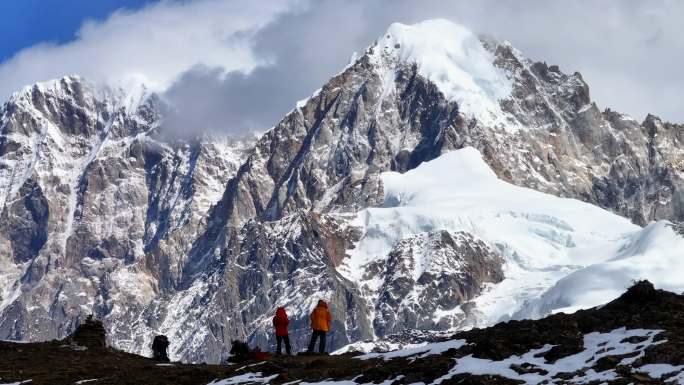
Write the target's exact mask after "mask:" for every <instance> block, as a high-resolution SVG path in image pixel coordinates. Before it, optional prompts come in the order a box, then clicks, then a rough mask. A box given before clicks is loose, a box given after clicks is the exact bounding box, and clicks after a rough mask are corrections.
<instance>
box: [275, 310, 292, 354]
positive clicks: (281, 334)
mask: <svg viewBox="0 0 684 385" xmlns="http://www.w3.org/2000/svg"><path fill="white" fill-rule="evenodd" d="M288 325H290V320H289V319H288V318H287V313H286V312H285V308H284V307H279V308H278V309H277V310H276V315H275V317H273V327H275V335H276V354H277V355H280V354H281V352H282V346H281V344H282V342H285V352H286V353H287V355H288V356H289V355H290V354H291V352H290V336H289V335H288V332H287V327H288Z"/></svg>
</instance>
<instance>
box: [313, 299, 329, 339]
mask: <svg viewBox="0 0 684 385" xmlns="http://www.w3.org/2000/svg"><path fill="white" fill-rule="evenodd" d="M330 321H332V316H331V315H330V311H328V304H327V303H325V301H323V300H320V301H318V305H316V308H315V309H314V310H313V311H312V312H311V329H313V330H319V331H323V332H327V331H328V330H330Z"/></svg>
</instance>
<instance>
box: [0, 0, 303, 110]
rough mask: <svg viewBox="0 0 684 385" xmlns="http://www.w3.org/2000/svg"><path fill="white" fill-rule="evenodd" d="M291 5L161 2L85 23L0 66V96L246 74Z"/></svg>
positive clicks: (263, 0) (247, 0)
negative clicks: (258, 39) (202, 71)
mask: <svg viewBox="0 0 684 385" xmlns="http://www.w3.org/2000/svg"><path fill="white" fill-rule="evenodd" d="M295 1H296V0H292V1H284V0H282V1H281V0H259V1H251V0H234V1H232V0H231V1H223V0H199V1H194V2H175V1H161V2H160V3H156V4H153V5H150V6H147V7H145V8H142V9H140V10H137V11H132V12H131V11H125V10H122V11H118V12H115V13H113V14H112V15H110V16H109V17H108V18H107V19H106V20H104V21H102V22H94V21H88V22H86V23H84V24H83V25H82V27H81V28H80V30H79V31H78V33H77V38H76V39H75V40H74V41H71V42H69V43H66V44H61V45H53V44H39V45H36V46H32V47H29V48H26V49H24V50H22V51H20V52H18V53H17V54H16V55H14V56H13V57H12V58H10V59H9V60H7V61H5V62H3V63H2V64H0V85H2V86H0V87H1V88H0V99H5V98H7V97H8V96H9V95H10V94H11V93H12V92H14V91H16V90H18V89H20V88H21V87H23V86H25V85H29V84H32V83H35V82H37V81H44V80H49V79H53V78H58V77H61V76H64V75H68V74H78V75H81V76H84V77H85V78H87V79H89V80H90V81H93V82H96V83H107V84H110V85H120V84H126V83H128V82H129V81H130V80H131V79H136V80H142V81H144V83H145V84H146V85H147V86H148V87H150V88H152V89H155V90H163V89H165V88H166V87H168V86H169V85H170V84H171V83H172V82H173V81H174V80H175V79H176V77H177V76H178V75H179V74H180V73H182V72H183V71H185V70H188V69H190V68H191V67H193V66H194V65H197V64H203V65H206V66H211V67H220V68H222V69H223V70H224V71H242V72H249V71H251V70H253V69H254V68H255V66H257V65H259V64H264V63H267V62H268V58H264V57H261V58H259V57H256V56H255V55H254V53H253V51H252V49H251V40H252V37H253V36H254V34H255V33H256V32H257V31H258V30H259V29H261V28H263V27H264V26H265V25H267V24H268V23H270V22H271V21H272V20H274V18H276V17H277V16H278V15H279V14H280V13H282V12H285V11H288V10H291V9H292V8H293V7H295V8H296V7H297V6H298V5H297V3H295Z"/></svg>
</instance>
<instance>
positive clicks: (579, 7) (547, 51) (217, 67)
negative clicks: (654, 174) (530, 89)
mask: <svg viewBox="0 0 684 385" xmlns="http://www.w3.org/2000/svg"><path fill="white" fill-rule="evenodd" d="M683 12H684V2H682V1H676V0H653V1H650V2H643V1H638V0H625V1H620V2H617V1H614V2H611V1H608V2H596V1H593V0H577V1H571V2H568V1H561V0H521V1H514V2H502V1H499V0H482V1H477V2H473V1H469V0H451V1H448V2H446V1H442V0H422V1H415V0H344V1H341V0H196V1H194V2H189V1H182V2H181V0H179V1H175V2H172V1H170V0H169V1H162V2H161V3H159V4H156V5H152V6H148V7H147V8H144V9H141V10H139V11H135V12H119V13H115V14H113V15H112V16H111V17H109V18H108V19H107V20H105V21H104V22H91V23H86V24H85V25H84V26H83V27H82V28H81V31H80V32H79V34H78V38H77V39H76V40H75V41H73V42H70V43H67V44H64V45H58V46H54V45H45V44H44V45H38V46H34V47H30V48H27V49H25V50H23V51H21V52H20V53H18V54H17V55H16V56H15V57H13V58H12V59H10V60H8V61H6V62H4V63H1V64H0V100H2V99H4V98H5V97H7V96H8V95H9V94H10V93H11V92H13V91H16V90H17V89H19V88H20V87H22V86H23V85H27V84H32V83H34V82H36V81H41V80H47V79H51V78H56V77H60V76H63V75H67V74H80V75H82V76H84V77H86V78H88V79H90V80H94V81H99V82H108V83H114V84H116V83H118V82H121V81H125V80H127V79H128V78H131V77H134V78H140V79H144V81H145V82H146V83H149V84H150V85H152V86H154V88H155V89H156V90H164V91H166V92H165V96H166V97H167V100H168V101H170V102H171V103H172V104H173V105H174V106H175V110H174V114H173V115H172V116H169V123H174V124H176V125H177V126H179V129H182V130H185V129H186V128H194V129H200V130H204V129H219V130H225V131H229V132H241V131H244V130H248V129H265V128H268V127H270V126H271V125H273V124H275V123H276V122H277V120H278V119H279V118H281V117H282V116H283V114H284V113H286V112H287V111H288V110H289V109H291V108H292V107H293V106H294V103H295V102H296V100H299V99H302V98H305V97H307V96H309V95H310V94H311V92H312V91H313V90H315V89H317V88H319V87H320V86H321V85H322V84H323V83H325V82H326V81H327V80H328V78H329V77H330V76H331V75H332V74H335V73H337V72H338V71H339V70H340V69H341V68H343V67H344V65H345V64H346V62H347V60H348V59H349V57H350V55H351V54H352V52H354V51H362V50H363V49H365V47H367V46H368V45H369V44H370V43H371V42H372V41H373V40H374V39H375V38H376V37H378V36H379V35H380V34H382V32H383V31H384V30H386V29H387V27H388V26H389V25H390V24H391V23H392V22H395V21H399V22H404V23H415V22H418V21H421V20H425V19H429V18H447V19H450V20H453V21H456V22H458V23H461V24H463V25H465V26H467V27H468V28H470V29H471V30H473V31H475V32H477V33H488V34H492V35H494V36H495V37H497V38H500V39H507V40H510V41H511V42H512V43H513V45H515V46H516V47H517V48H519V49H520V50H522V52H523V53H524V54H526V55H528V56H529V57H531V58H533V59H534V60H540V61H546V62H548V63H549V64H558V65H560V67H561V69H562V70H563V71H565V72H568V73H571V72H574V71H580V72H581V73H582V74H583V76H584V78H585V79H586V80H587V82H588V83H589V85H590V87H591V93H592V96H593V98H594V99H595V100H596V102H597V103H598V104H599V106H601V107H611V108H613V109H615V110H617V111H620V112H624V113H628V114H631V115H633V116H634V117H635V118H637V119H641V118H643V117H644V116H645V114H646V113H649V112H650V113H654V114H656V115H660V116H661V117H663V118H665V119H667V120H672V121H684V109H682V108H681V104H682V103H681V97H680V95H681V94H682V93H683V92H684V77H682V75H681V65H682V64H681V63H683V62H684V27H682V25H683V24H682V23H681V20H680V19H681V16H680V15H682V14H683Z"/></svg>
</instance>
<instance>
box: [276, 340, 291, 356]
mask: <svg viewBox="0 0 684 385" xmlns="http://www.w3.org/2000/svg"><path fill="white" fill-rule="evenodd" d="M283 341H284V342H285V352H286V353H287V355H288V356H289V355H290V354H291V351H290V336H276V354H281V353H282V351H283V349H282V342H283Z"/></svg>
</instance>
